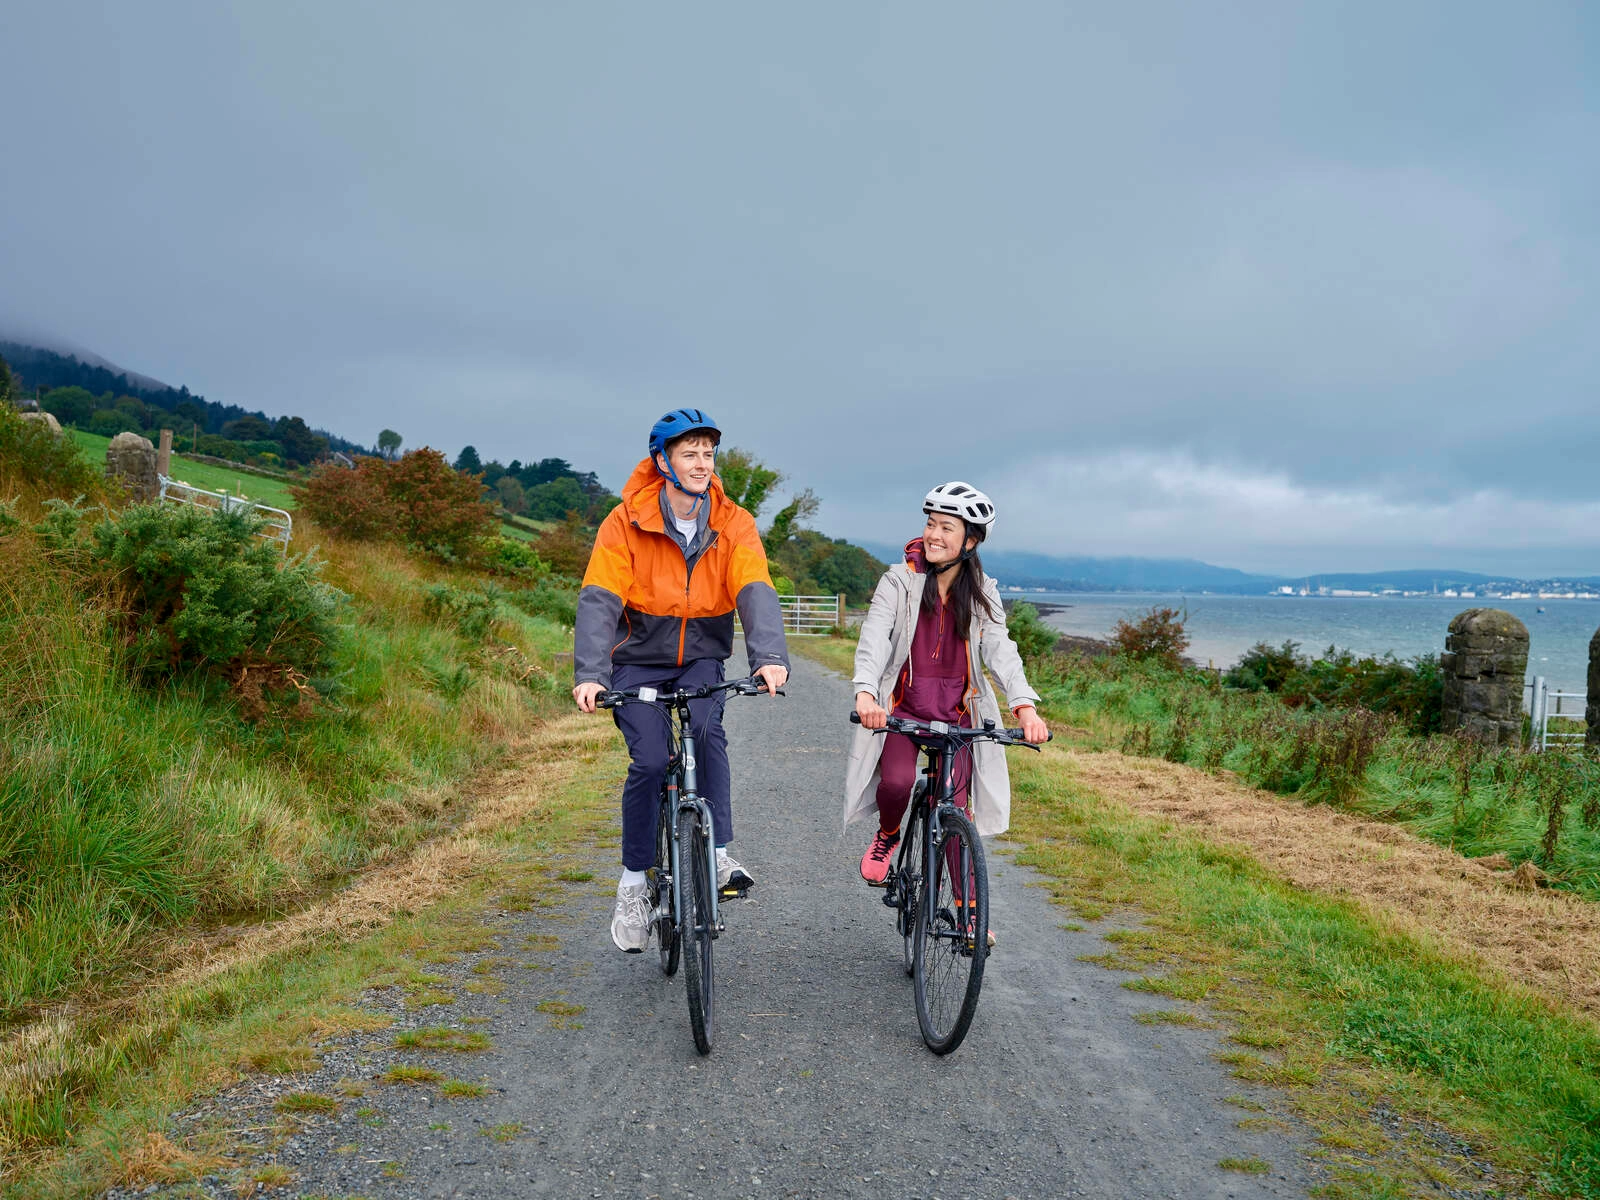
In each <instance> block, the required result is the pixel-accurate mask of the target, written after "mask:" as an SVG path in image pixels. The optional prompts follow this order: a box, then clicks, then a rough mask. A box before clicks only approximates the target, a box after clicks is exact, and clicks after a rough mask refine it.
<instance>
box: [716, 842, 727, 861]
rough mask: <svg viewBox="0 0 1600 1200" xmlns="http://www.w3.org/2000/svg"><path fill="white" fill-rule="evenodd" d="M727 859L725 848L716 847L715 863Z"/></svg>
mask: <svg viewBox="0 0 1600 1200" xmlns="http://www.w3.org/2000/svg"><path fill="white" fill-rule="evenodd" d="M727 857H728V848H727V847H726V846H718V847H717V861H718V862H721V861H722V860H723V859H725V858H727Z"/></svg>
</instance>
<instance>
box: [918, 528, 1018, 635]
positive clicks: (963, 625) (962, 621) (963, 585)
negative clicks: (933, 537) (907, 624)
mask: <svg viewBox="0 0 1600 1200" xmlns="http://www.w3.org/2000/svg"><path fill="white" fill-rule="evenodd" d="M963 524H965V525H966V527H967V532H966V535H965V537H963V539H962V545H963V546H964V545H966V538H969V537H975V538H977V539H978V541H979V542H980V543H982V541H983V539H984V536H985V535H986V534H987V533H988V532H989V531H988V529H986V528H985V527H984V526H982V525H973V524H972V523H970V522H963ZM951 570H952V571H953V572H954V573H955V579H954V580H953V581H952V582H951V584H950V598H949V600H948V601H947V603H948V604H949V605H950V616H951V618H952V619H953V620H954V622H955V627H956V629H957V630H958V631H959V633H960V636H961V637H962V638H965V637H966V636H967V630H968V629H970V628H972V614H973V613H974V612H976V611H977V610H978V609H980V608H981V609H983V611H984V612H985V613H987V614H988V616H989V619H990V620H991V621H1003V620H1005V614H1004V612H995V610H994V605H993V604H991V603H990V601H989V597H987V596H985V595H984V594H983V584H982V580H983V561H982V560H981V559H980V558H979V557H978V548H977V546H974V547H973V548H972V553H971V554H969V555H967V556H966V558H965V561H963V562H962V563H961V564H960V565H958V566H955V567H952V568H951ZM928 582H929V583H930V584H933V582H934V581H933V580H932V579H930V580H929V581H928ZM938 603H939V588H938V586H937V585H935V586H932V587H924V588H923V589H922V608H923V611H925V612H932V611H933V610H934V606H935V605H937V604H938Z"/></svg>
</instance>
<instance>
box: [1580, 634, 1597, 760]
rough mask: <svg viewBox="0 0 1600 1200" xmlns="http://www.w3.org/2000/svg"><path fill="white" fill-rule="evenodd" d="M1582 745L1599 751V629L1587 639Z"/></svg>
mask: <svg viewBox="0 0 1600 1200" xmlns="http://www.w3.org/2000/svg"><path fill="white" fill-rule="evenodd" d="M1583 719H1584V722H1585V724H1586V726H1587V728H1585V729H1584V731H1583V744H1584V745H1585V746H1590V747H1593V748H1596V749H1600V629H1596V630H1595V631H1594V636H1593V637H1592V638H1590V639H1589V686H1588V695H1586V696H1585V697H1584V701H1583Z"/></svg>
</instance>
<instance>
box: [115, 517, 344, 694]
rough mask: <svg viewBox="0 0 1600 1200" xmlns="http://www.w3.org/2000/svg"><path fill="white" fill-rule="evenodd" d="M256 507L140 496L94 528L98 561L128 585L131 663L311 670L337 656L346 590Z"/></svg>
mask: <svg viewBox="0 0 1600 1200" xmlns="http://www.w3.org/2000/svg"><path fill="white" fill-rule="evenodd" d="M258 528H259V523H258V522H257V521H256V519H255V517H254V516H253V515H252V514H250V513H246V512H226V511H212V510H209V509H199V508H173V507H170V506H163V505H137V506H135V507H133V508H130V509H128V510H126V511H125V512H123V513H120V514H118V515H116V516H114V517H108V518H107V519H105V520H103V521H101V522H100V524H99V525H97V526H96V527H95V529H94V536H93V543H92V545H91V547H90V551H89V556H90V561H91V563H92V565H93V566H94V567H96V568H98V569H99V570H100V571H102V572H104V573H105V574H106V575H108V576H110V577H112V578H113V579H114V580H115V582H116V583H117V584H118V585H119V588H120V593H121V596H120V599H121V602H122V609H123V625H124V634H125V636H126V639H127V642H128V648H129V654H130V661H131V665H132V666H133V667H134V669H135V670H137V671H139V672H141V673H143V674H145V675H146V676H154V675H160V674H165V673H167V672H171V671H173V670H177V669H196V670H202V671H208V672H213V673H218V674H222V673H226V674H227V675H229V676H230V677H231V678H232V679H233V680H234V681H235V682H239V681H241V680H242V679H243V678H244V677H245V676H247V675H248V674H249V672H251V671H252V670H254V671H257V672H258V673H259V672H262V671H265V672H269V673H270V672H273V671H282V670H284V669H288V670H291V671H294V672H299V673H301V674H302V675H311V674H315V673H317V672H319V671H321V670H323V669H324V668H325V667H326V666H327V665H328V663H329V662H330V661H331V656H332V650H333V643H334V640H335V637H336V626H335V624H334V619H335V615H336V613H337V611H338V608H339V605H340V602H341V601H342V599H343V596H342V594H341V593H339V592H337V591H335V590H334V589H333V588H331V587H329V586H328V585H327V584H325V583H323V582H321V580H320V579H319V578H318V575H319V572H320V566H319V564H317V563H314V562H312V561H311V560H310V559H308V558H304V557H302V558H298V559H291V560H289V561H287V562H284V561H282V560H281V559H280V558H279V555H278V551H277V550H276V549H275V548H274V547H273V546H272V545H270V544H269V543H267V542H264V541H262V540H261V539H259V538H258V537H257V536H256V531H257V529H258Z"/></svg>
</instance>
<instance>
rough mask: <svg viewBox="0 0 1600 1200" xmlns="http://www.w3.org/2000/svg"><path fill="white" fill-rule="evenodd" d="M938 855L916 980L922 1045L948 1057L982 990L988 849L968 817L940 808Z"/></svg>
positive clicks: (921, 912) (923, 911) (923, 908)
mask: <svg viewBox="0 0 1600 1200" xmlns="http://www.w3.org/2000/svg"><path fill="white" fill-rule="evenodd" d="M934 849H935V854H934V855H933V874H932V878H930V879H929V880H928V881H927V885H926V891H925V894H924V897H923V901H922V903H921V904H919V905H918V906H917V928H916V947H915V960H914V963H913V970H912V979H913V984H914V986H913V990H914V991H915V993H916V998H917V1024H918V1025H920V1026H921V1027H922V1040H923V1041H924V1042H926V1043H927V1044H928V1049H930V1050H932V1051H933V1052H934V1053H935V1054H949V1053H950V1051H952V1050H954V1049H955V1048H956V1047H957V1046H959V1045H960V1044H961V1041H962V1039H963V1038H965V1037H966V1036H967V1028H968V1026H970V1025H971V1024H972V1014H973V1013H974V1012H975V1011H976V1010H977V1007H978V992H979V990H980V989H981V988H982V987H983V966H984V962H985V960H986V959H987V958H988V953H989V947H988V935H989V877H988V872H987V868H986V866H985V863H984V857H983V843H982V842H980V841H979V840H978V831H977V829H976V828H975V827H974V826H973V824H972V822H971V820H969V819H968V818H967V816H966V814H964V813H961V812H957V811H956V810H955V809H952V808H948V807H947V808H944V809H942V810H941V812H940V814H939V841H938V844H937V845H936V846H935V847H934ZM924 861H926V857H925V858H924Z"/></svg>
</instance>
